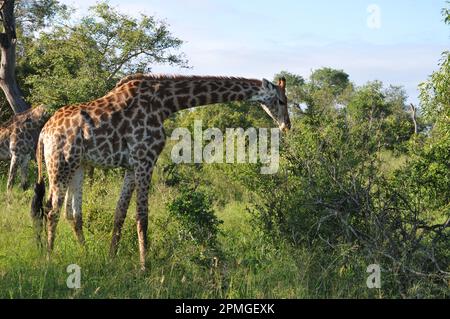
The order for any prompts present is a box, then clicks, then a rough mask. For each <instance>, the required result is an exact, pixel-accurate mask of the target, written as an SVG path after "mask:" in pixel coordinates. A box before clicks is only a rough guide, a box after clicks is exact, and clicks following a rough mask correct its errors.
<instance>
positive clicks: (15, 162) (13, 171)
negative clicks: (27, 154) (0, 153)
mask: <svg viewBox="0 0 450 319" xmlns="http://www.w3.org/2000/svg"><path fill="white" fill-rule="evenodd" d="M17 166H18V160H17V156H16V155H12V156H11V164H10V165H9V174H8V183H7V186H6V187H7V189H8V192H9V191H11V189H12V187H13V184H14V179H15V178H16V173H17Z"/></svg>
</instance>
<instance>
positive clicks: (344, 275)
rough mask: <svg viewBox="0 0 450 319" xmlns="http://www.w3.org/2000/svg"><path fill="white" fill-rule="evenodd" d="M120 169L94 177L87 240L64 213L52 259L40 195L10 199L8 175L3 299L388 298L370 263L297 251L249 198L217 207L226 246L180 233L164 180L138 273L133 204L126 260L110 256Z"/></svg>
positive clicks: (0, 243) (0, 210)
mask: <svg viewBox="0 0 450 319" xmlns="http://www.w3.org/2000/svg"><path fill="white" fill-rule="evenodd" d="M119 178H120V177H119V175H115V174H112V175H109V177H105V175H103V174H97V176H96V179H95V182H88V183H85V193H84V206H83V210H84V211H83V214H84V223H85V225H84V226H85V227H84V229H85V235H86V240H87V242H86V246H85V247H80V246H79V245H78V243H77V242H76V240H75V236H74V235H73V234H72V230H71V227H70V225H69V223H68V222H67V221H66V220H65V218H64V217H63V215H64V214H63V213H62V215H61V219H60V222H59V224H58V232H57V239H56V245H55V251H54V253H53V255H52V256H51V258H50V259H49V260H47V258H46V254H45V252H44V251H42V250H40V249H38V247H37V245H36V243H35V241H34V238H33V231H32V228H31V220H30V217H29V205H30V199H31V196H32V191H31V190H28V191H26V192H22V191H20V190H18V189H15V190H14V191H13V193H12V194H10V195H7V194H6V192H5V189H4V185H5V184H6V183H5V182H4V180H1V181H0V184H1V188H0V203H1V207H0V298H311V297H381V296H382V294H381V293H380V291H378V292H375V291H373V290H372V291H371V290H369V289H367V288H366V287H365V277H366V276H367V275H366V274H365V268H364V267H359V268H358V267H357V268H356V269H353V270H348V269H344V270H343V269H342V267H340V266H338V265H336V264H334V263H333V256H329V258H327V259H326V260H327V261H326V262H324V261H323V260H322V257H320V258H319V256H320V254H319V253H317V252H314V250H313V249H305V250H298V249H296V250H294V249H293V248H291V247H289V246H288V245H287V244H285V243H283V242H278V241H277V243H276V244H275V243H274V241H273V240H271V239H270V238H267V237H266V235H264V234H263V233H261V232H260V231H258V228H257V227H254V222H253V220H252V218H251V216H250V215H249V213H248V212H247V210H246V205H245V203H239V202H231V203H229V204H227V205H225V206H224V207H221V208H217V210H216V211H217V214H218V217H219V218H220V219H222V220H223V221H224V223H223V224H222V225H221V234H220V236H219V248H217V249H212V248H210V247H204V246H202V245H199V244H196V243H195V242H193V241H191V240H187V239H185V238H184V237H183V236H181V235H180V231H179V230H180V226H181V225H180V224H179V223H178V221H177V220H174V219H173V218H172V217H171V216H170V215H169V214H168V213H167V210H166V203H167V201H169V200H170V199H171V198H173V194H172V192H173V191H172V190H171V189H169V188H166V187H165V186H161V185H159V184H157V185H156V186H155V187H154V188H153V190H152V196H151V198H150V211H151V212H150V223H149V254H148V264H149V270H148V271H147V272H145V273H142V272H140V271H139V269H138V254H137V244H136V234H135V225H134V218H133V217H134V216H133V215H134V214H133V213H134V207H135V206H134V204H132V205H131V207H130V209H129V215H128V218H127V221H126V224H125V227H124V233H123V237H122V241H121V244H120V250H119V253H118V256H117V258H116V259H114V260H110V259H109V258H108V248H109V241H110V237H111V235H110V233H111V230H112V223H113V211H114V206H115V202H116V199H117V198H118V194H119V185H120V182H119V180H118V179H119ZM70 264H77V265H79V266H80V267H81V288H80V289H68V288H67V286H66V279H67V277H68V275H69V274H68V273H67V272H66V268H67V266H68V265H70Z"/></svg>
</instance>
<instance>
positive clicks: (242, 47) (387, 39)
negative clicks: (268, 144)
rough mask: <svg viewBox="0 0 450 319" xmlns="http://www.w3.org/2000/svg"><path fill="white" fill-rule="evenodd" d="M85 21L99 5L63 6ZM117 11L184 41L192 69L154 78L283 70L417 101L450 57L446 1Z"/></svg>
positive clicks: (293, 1)
mask: <svg viewBox="0 0 450 319" xmlns="http://www.w3.org/2000/svg"><path fill="white" fill-rule="evenodd" d="M60 2H63V3H66V4H70V5H72V6H73V7H75V8H76V9H78V10H77V16H82V15H84V14H86V12H87V10H88V8H89V7H90V6H92V5H94V4H95V3H96V0H78V1H74V0H62V1H61V0H60ZM109 3H110V4H111V5H113V6H114V7H117V8H118V9H119V10H120V11H121V12H124V13H127V14H130V15H133V16H139V15H140V14H147V15H154V16H156V17H158V18H159V19H161V20H163V21H165V22H166V23H168V24H169V26H170V27H169V29H170V30H171V32H172V34H173V35H174V36H176V37H178V38H180V39H181V40H183V41H184V44H183V45H182V47H181V51H182V52H184V53H185V54H186V56H187V58H188V60H189V65H190V66H191V67H192V68H190V69H180V68H178V67H170V66H161V65H155V66H154V67H153V68H152V71H153V72H155V73H177V74H197V75H228V76H244V77H251V78H268V79H272V78H273V76H274V74H276V73H278V72H280V71H282V70H286V71H289V72H291V73H295V74H299V75H302V76H303V77H305V78H308V77H309V75H310V74H311V72H312V70H314V69H317V68H320V67H332V68H336V69H343V70H344V71H345V72H347V73H348V74H349V75H350V80H351V81H353V82H354V83H356V84H357V85H362V84H364V83H366V82H367V81H373V80H381V81H383V82H384V83H385V85H389V84H392V85H402V86H404V88H405V90H406V92H407V94H408V96H409V102H413V103H417V102H418V97H417V96H418V90H417V86H418V84H419V83H421V82H423V81H424V80H426V79H427V77H428V76H429V75H430V74H431V73H432V72H433V71H434V70H436V69H437V68H438V62H439V59H440V56H441V53H442V52H443V51H445V50H450V27H449V26H447V25H445V24H444V22H443V18H442V15H441V9H442V8H444V7H446V6H447V7H448V6H450V5H449V4H447V5H446V1H445V0H395V1H392V0H371V1H365V0H341V1H332V0H314V1H310V0H276V1H274V0H272V1H269V0H127V1H123V0H111V1H109Z"/></svg>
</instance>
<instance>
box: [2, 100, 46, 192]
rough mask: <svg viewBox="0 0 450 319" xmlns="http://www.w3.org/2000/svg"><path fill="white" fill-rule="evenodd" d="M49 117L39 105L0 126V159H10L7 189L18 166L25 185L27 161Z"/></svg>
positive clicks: (11, 184)
mask: <svg viewBox="0 0 450 319" xmlns="http://www.w3.org/2000/svg"><path fill="white" fill-rule="evenodd" d="M49 117H50V113H49V112H48V111H47V109H46V108H45V107H44V106H42V105H41V106H38V107H35V108H32V109H30V110H27V111H25V112H22V113H19V114H17V115H14V116H13V117H12V118H11V119H10V120H9V121H8V122H6V123H4V124H3V125H2V126H0V160H2V161H8V160H9V161H11V162H10V168H9V174H8V184H7V188H8V190H10V189H11V188H12V186H13V183H14V179H15V177H16V173H17V169H18V168H20V171H21V177H22V178H21V185H22V188H24V189H25V188H26V187H27V180H28V174H27V173H28V163H29V161H30V159H31V158H32V157H34V152H35V150H36V144H37V140H38V136H39V133H40V131H41V129H42V127H43V126H44V124H45V122H46V121H47V119H48V118H49Z"/></svg>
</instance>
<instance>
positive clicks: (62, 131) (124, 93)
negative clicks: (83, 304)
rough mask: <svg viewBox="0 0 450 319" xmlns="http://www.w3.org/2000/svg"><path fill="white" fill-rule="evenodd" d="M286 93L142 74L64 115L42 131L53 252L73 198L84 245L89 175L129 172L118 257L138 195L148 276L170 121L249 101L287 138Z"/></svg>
mask: <svg viewBox="0 0 450 319" xmlns="http://www.w3.org/2000/svg"><path fill="white" fill-rule="evenodd" d="M285 86H286V81H285V80H284V79H280V81H279V83H278V85H276V84H274V83H272V82H270V81H268V80H265V79H263V80H262V81H260V80H255V79H246V78H238V77H217V76H170V75H151V74H134V75H130V76H127V77H125V78H123V79H122V80H121V81H119V83H118V84H117V85H116V87H115V88H114V89H113V90H112V91H110V92H109V93H107V94H106V95H105V96H103V97H101V98H99V99H97V100H94V101H91V102H88V103H84V104H77V105H68V106H65V107H62V108H61V109H59V110H58V111H57V112H56V113H55V114H54V115H53V116H52V117H51V118H50V119H49V120H48V122H47V123H46V124H45V126H44V128H43V129H42V131H41V134H40V136H39V142H38V146H37V151H36V158H37V162H38V169H39V173H38V176H39V180H38V183H37V185H36V187H35V189H36V192H35V198H34V199H33V204H32V216H34V217H35V220H36V224H39V223H40V222H39V219H40V218H41V216H42V215H43V214H42V213H41V212H42V211H43V207H42V206H43V196H44V192H43V189H44V180H43V178H42V161H43V160H45V164H46V168H47V173H48V179H49V194H48V203H47V206H48V212H47V211H46V212H45V214H46V218H47V236H48V238H47V247H48V249H49V250H52V248H53V244H54V239H55V231H56V225H57V222H58V219H59V214H60V210H61V207H62V205H63V201H64V198H65V197H66V214H67V215H68V217H69V219H70V220H72V222H73V228H74V231H75V234H76V236H77V238H78V240H79V241H80V242H83V241H84V236H83V230H82V213H81V206H82V205H81V204H82V185H83V167H84V166H85V165H92V166H99V167H123V168H125V170H126V171H125V176H124V181H123V186H122V191H121V195H120V197H119V200H118V203H117V206H116V211H115V220H114V229H113V234H112V241H111V249H110V253H111V255H115V254H116V252H117V248H118V243H119V240H120V236H121V229H122V226H123V223H124V220H125V216H126V214H127V210H128V206H129V203H130V199H131V195H132V193H133V192H134V191H135V190H136V202H137V205H136V223H137V233H138V240H139V255H140V263H141V267H142V268H145V256H146V252H147V225H148V192H149V184H150V180H151V175H152V171H153V167H154V165H155V163H156V161H157V159H158V156H159V154H160V153H161V151H162V149H163V147H164V145H165V139H166V138H165V134H164V128H163V123H164V120H165V119H166V118H167V117H169V116H170V115H171V114H173V113H175V112H177V111H179V110H182V109H187V108H191V107H196V106H201V105H209V104H215V103H225V102H231V101H245V100H247V101H255V102H258V103H260V104H261V106H262V108H263V109H264V110H265V111H266V112H267V113H268V114H269V116H270V117H271V118H272V119H273V120H274V121H275V122H276V123H277V125H278V127H279V129H280V130H287V129H289V128H290V121H289V114H288V110H287V98H286V93H285Z"/></svg>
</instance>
